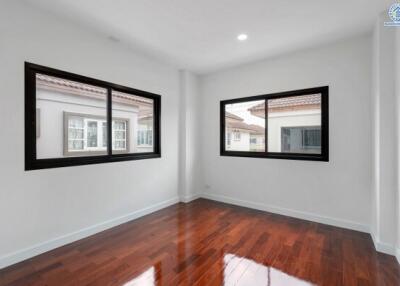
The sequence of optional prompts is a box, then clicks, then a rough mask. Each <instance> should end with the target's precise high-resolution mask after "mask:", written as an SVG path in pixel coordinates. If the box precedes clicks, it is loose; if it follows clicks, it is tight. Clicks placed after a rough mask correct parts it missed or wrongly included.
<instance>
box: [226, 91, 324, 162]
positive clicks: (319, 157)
mask: <svg viewBox="0 0 400 286" xmlns="http://www.w3.org/2000/svg"><path fill="white" fill-rule="evenodd" d="M311 94H321V154H307V153H291V152H286V153H285V152H269V151H268V140H267V138H268V137H267V136H268V100H271V99H278V98H285V97H293V96H304V95H311ZM257 100H265V135H266V140H265V151H261V152H254V151H231V150H226V147H225V133H226V131H225V125H226V124H225V106H226V105H228V104H234V103H242V102H248V101H257ZM220 156H232V157H251V158H266V159H288V160H308V161H323V162H329V86H321V87H315V88H308V89H300V90H292V91H285V92H279V93H271V94H264V95H256V96H250V97H242V98H235V99H227V100H221V101H220Z"/></svg>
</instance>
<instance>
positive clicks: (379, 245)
mask: <svg viewBox="0 0 400 286" xmlns="http://www.w3.org/2000/svg"><path fill="white" fill-rule="evenodd" d="M371 238H372V242H373V243H374V246H375V249H376V251H378V252H382V253H385V254H389V255H394V256H396V257H397V260H398V261H399V263H400V260H399V258H398V256H397V254H396V248H395V247H394V246H393V245H391V244H388V243H384V242H381V241H379V239H377V237H376V236H375V234H374V233H373V232H371Z"/></svg>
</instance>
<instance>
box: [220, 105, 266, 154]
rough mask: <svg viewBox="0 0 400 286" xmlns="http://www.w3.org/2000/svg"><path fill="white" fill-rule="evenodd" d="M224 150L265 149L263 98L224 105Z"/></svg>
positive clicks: (253, 150) (259, 150) (254, 150)
mask: <svg viewBox="0 0 400 286" xmlns="http://www.w3.org/2000/svg"><path fill="white" fill-rule="evenodd" d="M225 150H227V151H252V152H264V151H265V100H257V101H248V102H241V103H234V104H227V105H225Z"/></svg>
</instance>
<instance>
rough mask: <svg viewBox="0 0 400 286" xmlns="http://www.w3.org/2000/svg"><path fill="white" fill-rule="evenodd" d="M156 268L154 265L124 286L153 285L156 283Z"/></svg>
mask: <svg viewBox="0 0 400 286" xmlns="http://www.w3.org/2000/svg"><path fill="white" fill-rule="evenodd" d="M155 279H156V276H155V270H154V266H153V267H150V268H149V269H148V270H146V271H145V272H143V273H142V274H140V275H139V276H138V277H136V278H135V279H132V280H131V281H129V282H127V283H125V284H124V286H153V285H156V284H155Z"/></svg>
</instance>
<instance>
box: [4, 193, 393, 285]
mask: <svg viewBox="0 0 400 286" xmlns="http://www.w3.org/2000/svg"><path fill="white" fill-rule="evenodd" d="M18 285H23V286H39V285H40V286H45V285H46V286H53V285H54V286H72V285H74V286H76V285H78V286H80V285H88V286H89V285H90V286H96V285H101V286H103V285H124V286H133V285H158V286H159V285H164V286H165V285H190V286H191V285H196V286H200V285H211V286H213V285H244V286H246V285H249V286H258V285H271V286H273V285H299V286H310V285H324V286H325V285H327V286H331V285H332V286H339V285H345V286H353V285H363V286H366V285H378V286H385V285H388V286H392V285H397V286H398V285H400V267H399V265H398V264H397V262H396V260H395V258H394V257H393V256H389V255H385V254H382V253H377V252H376V251H375V248H374V246H373V243H372V240H371V237H370V236H369V234H365V233H361V232H357V231H351V230H347V229H342V228H337V227H333V226H328V225H322V224H318V223H314V222H309V221H304V220H299V219H294V218H289V217H285V216H281V215H275V214H271V213H266V212H261V211H257V210H252V209H248V208H242V207H237V206H232V205H228V204H223V203H218V202H213V201H210V200H205V199H198V200H196V201H193V202H191V203H188V204H183V203H179V204H176V205H173V206H171V207H168V208H165V209H163V210H160V211H158V212H155V213H153V214H150V215H147V216H145V217H142V218H139V219H137V220H134V221H131V222H128V223H125V224H123V225H120V226H117V227H115V228H112V229H109V230H106V231H104V232H101V233H99V234H96V235H93V236H91V237H88V238H86V239H82V240H80V241H77V242H75V243H72V244H69V245H66V246H64V247H61V248H58V249H55V250H53V251H50V252H47V253H44V254H42V255H39V256H37V257H34V258H31V259H29V260H27V261H24V262H21V263H18V264H16V265H13V266H11V267H8V268H5V269H2V270H0V286H18Z"/></svg>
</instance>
